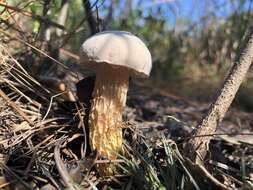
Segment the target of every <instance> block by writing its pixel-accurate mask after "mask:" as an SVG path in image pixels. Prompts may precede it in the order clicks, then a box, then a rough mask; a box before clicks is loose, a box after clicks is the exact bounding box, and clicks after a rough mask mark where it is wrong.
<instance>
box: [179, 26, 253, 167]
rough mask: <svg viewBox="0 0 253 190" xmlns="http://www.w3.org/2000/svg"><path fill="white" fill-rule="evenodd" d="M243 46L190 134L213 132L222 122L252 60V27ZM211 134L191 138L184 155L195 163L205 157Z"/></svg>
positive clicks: (198, 134) (200, 134)
mask: <svg viewBox="0 0 253 190" xmlns="http://www.w3.org/2000/svg"><path fill="white" fill-rule="evenodd" d="M245 42H246V43H245V46H244V48H243V49H242V52H241V54H240V55H239V57H238V58H237V59H236V61H235V63H234V65H233V67H232V68H231V70H230V73H229V74H228V76H227V78H226V80H225V82H224V84H223V86H222V88H221V89H220V91H219V92H218V95H217V96H216V98H215V99H214V101H213V103H212V104H211V105H210V107H209V109H208V111H207V113H206V115H205V116H204V117H203V118H202V120H201V121H200V123H199V124H198V126H197V127H196V128H195V130H194V131H193V133H192V136H203V135H206V134H213V133H214V132H215V131H216V129H217V126H218V125H219V124H220V123H221V122H222V120H223V118H224V116H225V114H226V112H227V110H228V108H229V106H230V105H231V103H232V101H233V99H234V97H235V95H236V93H237V91H238V89H239V87H240V85H241V83H242V81H243V79H244V78H245V76H246V74H247V72H248V70H249V68H250V65H251V63H252V61H253V29H252V28H251V30H250V32H249V34H248V35H247V37H246V40H245ZM211 139H212V136H203V137H199V138H192V139H190V140H189V142H187V144H186V147H185V151H184V152H185V153H186V156H188V157H189V158H190V159H191V160H192V161H194V162H195V163H197V162H200V163H202V160H203V159H204V158H205V156H206V153H207V151H208V147H209V142H210V140H211Z"/></svg>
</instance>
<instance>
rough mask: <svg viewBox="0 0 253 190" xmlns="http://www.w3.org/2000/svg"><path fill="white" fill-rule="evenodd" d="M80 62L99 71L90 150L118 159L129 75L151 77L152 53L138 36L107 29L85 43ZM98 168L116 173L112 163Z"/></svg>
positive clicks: (95, 89)
mask: <svg viewBox="0 0 253 190" xmlns="http://www.w3.org/2000/svg"><path fill="white" fill-rule="evenodd" d="M80 62H81V64H82V65H84V66H85V67H86V68H90V69H92V70H94V71H95V72H96V81H95V86H94V90H93V93H92V100H91V101H92V102H91V110H90V115H89V129H90V134H89V135H90V136H89V138H90V145H91V149H92V150H96V151H97V153H98V155H99V156H101V157H103V158H105V159H108V160H115V159H116V158H117V155H118V153H119V152H120V151H121V150H122V143H123V139H122V125H123V124H122V112H123V109H124V106H125V104H126V96H127V90H128V81H129V77H130V76H134V77H148V76H149V73H150V71H151V68H152V59H151V54H150V52H149V50H148V48H147V47H146V46H145V44H144V43H143V42H142V41H141V40H140V39H139V38H138V37H136V36H135V35H133V34H131V33H129V32H125V31H105V32H100V33H97V34H96V35H94V36H92V37H90V38H88V39H87V40H86V41H85V42H84V43H83V45H82V47H81V50H80ZM98 170H99V171H100V172H101V173H102V175H109V174H112V173H113V169H112V167H111V166H109V164H107V165H103V166H102V165H100V166H99V167H98Z"/></svg>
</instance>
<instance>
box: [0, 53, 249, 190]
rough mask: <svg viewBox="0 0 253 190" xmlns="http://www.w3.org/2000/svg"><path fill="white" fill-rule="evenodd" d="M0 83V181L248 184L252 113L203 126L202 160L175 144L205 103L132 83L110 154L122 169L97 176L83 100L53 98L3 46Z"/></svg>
mask: <svg viewBox="0 0 253 190" xmlns="http://www.w3.org/2000/svg"><path fill="white" fill-rule="evenodd" d="M0 87H1V88H0V89H1V91H0V92H1V93H0V95H1V96H0V117H1V120H0V126H1V128H0V142H1V145H0V156H1V162H0V164H1V170H0V172H1V176H0V189H9V188H10V187H14V189H17V190H18V189H44V190H45V189H46V190H50V189H64V187H65V188H66V187H68V185H69V184H67V183H68V182H66V179H65V178H68V179H69V181H70V183H75V184H78V187H76V185H73V184H72V185H73V186H75V187H76V189H82V188H84V189H110V188H111V189H178V188H179V187H180V188H181V189H186V187H187V184H188V183H191V184H192V185H193V186H194V187H195V189H203V187H205V189H236V188H241V189H251V188H253V156H252V155H253V138H252V134H253V120H252V118H253V113H248V112H244V111H241V110H239V109H238V108H236V107H232V108H231V109H230V110H229V112H228V113H227V115H226V118H225V119H224V121H223V122H222V123H221V124H220V126H219V128H218V131H217V132H216V134H208V135H211V136H213V140H212V141H211V144H210V152H209V155H208V158H207V159H206V161H205V168H202V167H199V166H196V165H194V164H193V163H191V162H190V161H189V160H187V158H185V157H184V156H183V153H182V151H181V150H182V146H183V144H184V143H187V139H189V135H190V133H191V131H192V130H193V129H194V127H195V126H196V125H197V122H199V121H200V119H201V117H202V116H203V114H205V112H206V110H207V108H208V106H209V103H203V102H202V103H200V102H196V101H191V100H188V99H186V98H183V97H180V96H177V95H175V94H172V93H170V92H167V91H164V90H162V89H156V88H154V87H150V86H146V85H143V84H142V83H137V82H135V83H131V84H130V90H129V93H128V99H127V107H126V109H125V111H124V115H123V118H124V121H125V125H126V128H125V129H124V139H125V147H124V149H125V155H124V157H122V156H121V157H120V159H119V160H118V161H115V163H116V164H119V171H120V172H119V174H116V175H115V176H109V177H100V176H99V175H98V173H97V172H96V170H95V167H94V165H96V164H98V163H99V162H103V161H101V160H97V157H96V156H94V155H93V154H91V153H90V150H89V147H87V146H88V144H87V143H85V142H86V141H85V139H86V136H85V133H87V131H86V132H85V130H86V129H85V126H84V123H85V122H84V121H83V116H84V117H85V113H86V111H85V107H84V106H83V105H82V104H80V103H79V102H64V101H62V100H60V99H58V97H57V96H54V94H52V93H51V92H50V91H48V90H47V89H46V88H45V87H43V86H41V84H40V83H38V82H37V81H36V80H35V79H33V77H31V76H30V74H29V73H28V72H26V71H25V70H24V69H23V67H22V66H21V65H19V64H18V63H17V62H16V61H15V60H14V59H13V58H11V57H10V55H8V54H7V53H3V54H2V56H1V63H0ZM195 138H197V137H195ZM181 153H182V154H181ZM57 155H58V157H57ZM59 155H60V156H59ZM59 158H60V161H59ZM57 159H58V161H57ZM57 162H62V163H63V165H64V167H65V168H66V171H67V174H66V173H65V174H62V172H61V171H59V168H57V167H56V164H57ZM64 175H65V176H64ZM67 181H68V180H67ZM207 184H208V186H207ZM70 186H71V184H70Z"/></svg>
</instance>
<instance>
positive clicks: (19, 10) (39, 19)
mask: <svg viewBox="0 0 253 190" xmlns="http://www.w3.org/2000/svg"><path fill="white" fill-rule="evenodd" d="M0 6H2V7H5V8H7V9H11V10H14V11H17V12H19V13H21V14H22V15H24V16H28V17H32V18H33V19H35V20H38V21H40V22H43V23H45V24H48V25H51V26H54V27H56V28H60V29H61V30H65V27H64V26H62V25H60V24H58V23H56V22H53V21H51V20H49V19H48V18H45V17H42V16H39V15H35V14H33V13H31V12H29V11H25V10H23V9H19V8H17V7H13V6H10V5H7V4H4V3H0Z"/></svg>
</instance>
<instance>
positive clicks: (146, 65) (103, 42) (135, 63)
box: [80, 31, 152, 77]
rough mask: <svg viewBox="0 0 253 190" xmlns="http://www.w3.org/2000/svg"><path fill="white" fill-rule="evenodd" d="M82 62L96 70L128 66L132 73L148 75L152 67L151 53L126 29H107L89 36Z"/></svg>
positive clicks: (82, 49)
mask: <svg viewBox="0 0 253 190" xmlns="http://www.w3.org/2000/svg"><path fill="white" fill-rule="evenodd" d="M80 57H81V59H80V60H81V63H82V64H83V65H84V66H86V67H89V68H92V69H94V70H96V69H97V68H101V67H100V66H102V67H103V66H105V65H110V66H111V67H113V68H115V69H118V68H121V67H124V68H128V70H129V71H130V75H132V76H141V77H148V76H149V74H150V71H151V68H152V59H151V54H150V52H149V50H148V48H147V47H146V45H145V44H144V43H143V42H142V41H141V40H140V39H139V38H138V37H136V36H134V35H133V34H131V33H129V32H125V31H105V32H100V33H97V34H96V35H94V36H92V37H90V38H88V39H87V40H86V41H85V42H84V43H83V45H82V47H81V50H80Z"/></svg>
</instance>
